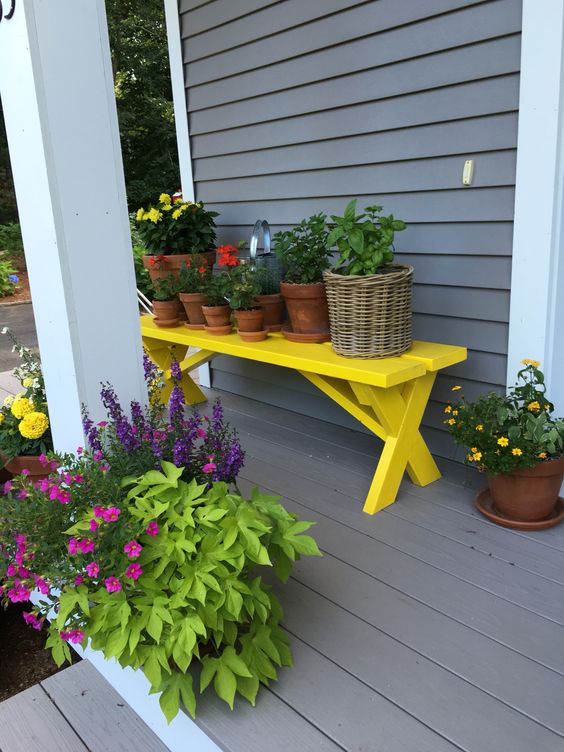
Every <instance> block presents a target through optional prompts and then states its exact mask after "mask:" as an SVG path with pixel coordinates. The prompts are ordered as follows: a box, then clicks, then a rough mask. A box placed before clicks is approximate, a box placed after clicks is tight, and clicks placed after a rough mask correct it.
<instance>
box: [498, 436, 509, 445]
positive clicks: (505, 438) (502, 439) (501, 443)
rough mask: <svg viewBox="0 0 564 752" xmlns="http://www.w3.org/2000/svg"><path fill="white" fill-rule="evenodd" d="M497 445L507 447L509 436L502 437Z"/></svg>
mask: <svg viewBox="0 0 564 752" xmlns="http://www.w3.org/2000/svg"><path fill="white" fill-rule="evenodd" d="M497 443H498V444H499V445H500V446H507V445H508V444H509V439H508V438H507V436H500V437H499V439H498V440H497Z"/></svg>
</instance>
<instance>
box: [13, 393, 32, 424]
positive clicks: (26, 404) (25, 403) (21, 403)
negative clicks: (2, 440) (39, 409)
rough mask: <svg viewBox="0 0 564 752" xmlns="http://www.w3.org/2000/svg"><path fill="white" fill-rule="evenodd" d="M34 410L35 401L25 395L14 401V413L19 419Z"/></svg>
mask: <svg viewBox="0 0 564 752" xmlns="http://www.w3.org/2000/svg"><path fill="white" fill-rule="evenodd" d="M32 410H33V402H32V401H31V400H29V399H26V398H25V397H18V398H17V399H15V400H14V401H13V402H12V415H13V416H14V418H17V419H18V420H19V419H20V418H23V416H24V415H27V413H30V412H31V411H32Z"/></svg>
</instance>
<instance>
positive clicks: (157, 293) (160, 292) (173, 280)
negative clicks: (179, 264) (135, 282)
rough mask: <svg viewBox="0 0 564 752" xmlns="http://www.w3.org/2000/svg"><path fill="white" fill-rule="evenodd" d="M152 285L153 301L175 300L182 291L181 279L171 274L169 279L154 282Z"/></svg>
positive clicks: (162, 278)
mask: <svg viewBox="0 0 564 752" xmlns="http://www.w3.org/2000/svg"><path fill="white" fill-rule="evenodd" d="M151 285H152V288H153V300H159V301H165V300H174V298H175V297H176V296H177V295H178V292H179V290H180V279H179V277H178V276H174V275H172V274H169V275H168V276H167V277H160V278H159V279H155V280H153V281H152V282H151Z"/></svg>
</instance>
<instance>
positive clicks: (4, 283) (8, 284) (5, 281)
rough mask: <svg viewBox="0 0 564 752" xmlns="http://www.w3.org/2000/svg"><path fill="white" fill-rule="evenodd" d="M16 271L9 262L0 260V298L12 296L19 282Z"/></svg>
mask: <svg viewBox="0 0 564 752" xmlns="http://www.w3.org/2000/svg"><path fill="white" fill-rule="evenodd" d="M16 271H17V270H16V269H15V268H14V266H12V262H11V261H2V260H0V298H3V297H5V296H6V295H13V293H14V291H15V290H16V285H17V284H18V282H19V281H20V279H19V277H18V275H17V274H16Z"/></svg>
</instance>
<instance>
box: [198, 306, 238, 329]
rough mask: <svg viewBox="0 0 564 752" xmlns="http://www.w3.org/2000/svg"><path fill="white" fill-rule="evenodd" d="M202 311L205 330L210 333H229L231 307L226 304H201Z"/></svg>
mask: <svg viewBox="0 0 564 752" xmlns="http://www.w3.org/2000/svg"><path fill="white" fill-rule="evenodd" d="M202 311H203V313H204V316H205V319H206V327H205V329H206V332H209V333H210V334H218V335H219V334H230V332H231V329H232V327H231V308H230V307H229V306H228V305H227V303H226V304H225V305H219V306H210V305H203V306H202Z"/></svg>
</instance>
